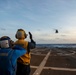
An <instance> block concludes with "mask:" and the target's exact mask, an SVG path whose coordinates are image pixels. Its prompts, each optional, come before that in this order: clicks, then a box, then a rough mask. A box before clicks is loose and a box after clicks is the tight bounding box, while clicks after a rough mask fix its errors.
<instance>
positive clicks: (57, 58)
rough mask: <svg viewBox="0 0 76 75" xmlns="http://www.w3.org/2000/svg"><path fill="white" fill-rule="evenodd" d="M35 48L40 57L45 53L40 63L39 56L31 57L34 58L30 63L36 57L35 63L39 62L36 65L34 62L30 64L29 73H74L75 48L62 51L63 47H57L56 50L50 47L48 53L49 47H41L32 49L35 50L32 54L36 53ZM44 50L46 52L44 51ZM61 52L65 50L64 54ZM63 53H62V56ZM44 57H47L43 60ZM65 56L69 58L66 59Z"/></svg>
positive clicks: (75, 72) (75, 71)
mask: <svg viewBox="0 0 76 75" xmlns="http://www.w3.org/2000/svg"><path fill="white" fill-rule="evenodd" d="M36 50H37V56H41V57H42V56H44V54H45V56H44V58H43V60H42V61H41V63H40V62H39V59H40V57H39V58H35V57H34V59H33V58H32V59H31V60H32V61H33V60H34V61H33V62H32V63H34V62H35V59H38V62H37V63H39V64H40V65H39V66H37V65H35V64H36V63H35V64H33V65H31V74H30V75H76V64H75V63H76V59H75V56H76V51H75V49H73V50H74V51H73V50H70V49H68V50H67V51H63V49H57V51H56V49H53V50H52V49H51V53H50V52H49V51H50V49H48V48H45V49H43V48H41V49H34V50H33V52H34V51H35V54H33V55H36ZM46 50H47V51H48V52H46ZM58 50H59V51H58ZM43 51H44V52H43ZM71 51H72V52H71ZM40 52H41V53H42V54H41V53H40ZM63 52H65V54H64V53H63ZM73 52H74V53H73ZM38 53H39V54H38ZM60 53H61V54H62V55H61V54H60ZM71 53H72V54H71ZM63 54H64V56H63ZM66 54H67V55H66ZM46 57H47V59H46V60H45V58H46ZM70 57H71V58H70ZM67 58H69V59H68V60H67ZM53 59H54V60H53ZM44 60H45V61H44ZM36 61H37V60H36ZM51 62H52V63H51ZM58 62H59V63H58ZM53 63H54V64H53ZM55 64H56V65H55ZM67 65H68V66H67ZM74 66H75V67H74Z"/></svg>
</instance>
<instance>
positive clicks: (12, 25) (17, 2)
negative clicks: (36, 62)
mask: <svg viewBox="0 0 76 75" xmlns="http://www.w3.org/2000/svg"><path fill="white" fill-rule="evenodd" d="M19 28H22V29H24V30H25V31H26V33H27V34H28V32H29V31H30V32H31V33H32V34H33V38H34V40H35V41H36V43H38V44H39V43H40V44H42V43H43V44H47V43H76V0H0V37H1V36H4V35H8V36H10V37H11V39H12V40H14V41H15V40H16V38H15V33H16V31H17V29H19ZM55 29H58V30H59V33H57V34H56V33H55ZM27 40H29V36H28V37H27Z"/></svg>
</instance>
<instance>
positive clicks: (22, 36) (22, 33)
mask: <svg viewBox="0 0 76 75" xmlns="http://www.w3.org/2000/svg"><path fill="white" fill-rule="evenodd" d="M15 37H16V38H17V39H25V38H27V34H26V33H25V31H24V30H23V29H18V30H17V32H16V35H15Z"/></svg>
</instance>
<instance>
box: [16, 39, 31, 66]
mask: <svg viewBox="0 0 76 75" xmlns="http://www.w3.org/2000/svg"><path fill="white" fill-rule="evenodd" d="M15 44H17V45H20V46H22V47H23V48H25V49H26V50H27V47H28V42H27V41H25V40H24V39H19V40H17V41H16V42H15ZM30 59H31V55H30V52H29V53H28V52H27V53H26V54H24V55H23V56H21V57H20V58H18V62H20V63H22V64H25V65H28V64H30Z"/></svg>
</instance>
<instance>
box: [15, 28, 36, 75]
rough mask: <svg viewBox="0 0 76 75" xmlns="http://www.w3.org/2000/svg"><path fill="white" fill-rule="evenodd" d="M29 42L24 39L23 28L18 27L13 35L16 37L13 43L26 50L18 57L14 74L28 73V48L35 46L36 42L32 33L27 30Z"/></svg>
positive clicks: (26, 74) (25, 36)
mask: <svg viewBox="0 0 76 75" xmlns="http://www.w3.org/2000/svg"><path fill="white" fill-rule="evenodd" d="M29 36H30V40H31V42H28V41H26V40H25V38H27V34H26V32H25V31H24V30H23V29H18V30H17V32H16V35H15V37H16V38H17V39H18V40H17V41H16V42H15V44H16V45H20V46H22V47H23V48H25V49H26V50H27V53H26V54H24V55H23V56H21V57H19V58H18V61H17V72H16V75H30V71H31V70H30V59H31V55H30V49H33V48H35V47H36V43H35V41H34V40H33V38H32V34H31V33H30V32H29Z"/></svg>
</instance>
